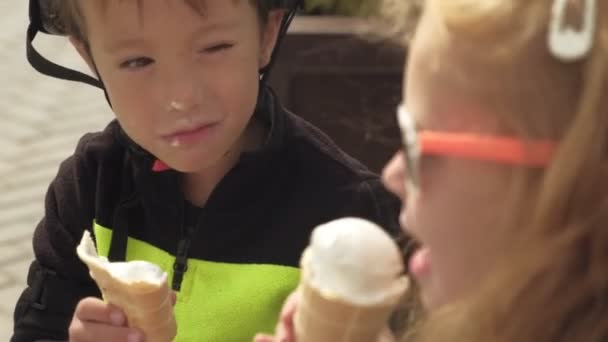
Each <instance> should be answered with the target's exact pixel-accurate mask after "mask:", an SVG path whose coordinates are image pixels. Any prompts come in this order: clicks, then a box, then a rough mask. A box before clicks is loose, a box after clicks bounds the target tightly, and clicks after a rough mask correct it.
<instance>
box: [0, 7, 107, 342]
mask: <svg viewBox="0 0 608 342" xmlns="http://www.w3.org/2000/svg"><path fill="white" fill-rule="evenodd" d="M27 4H28V1H25V0H2V1H0V341H2V342H3V341H8V339H9V336H10V335H11V332H12V312H13V308H14V305H15V302H16V300H17V297H18V296H19V294H20V293H21V291H22V289H23V287H24V284H25V276H26V273H27V268H28V266H29V263H30V262H31V259H32V258H33V252H32V247H31V237H32V233H33V230H34V227H35V225H36V223H37V222H38V220H40V218H41V216H42V213H43V199H44V194H45V191H46V188H47V187H48V184H49V182H50V181H51V179H52V178H53V176H54V175H55V173H56V172H57V168H58V166H59V163H60V162H61V161H62V160H63V159H65V158H66V157H68V156H69V155H70V154H71V152H72V151H73V150H74V147H75V146H76V142H77V141H78V138H79V137H80V136H81V135H83V134H84V133H85V132H89V131H95V130H100V129H102V128H103V127H104V126H105V124H106V123H107V122H108V121H109V120H110V119H111V117H112V116H111V112H110V109H109V107H108V105H107V104H106V103H105V99H104V97H103V93H102V92H101V91H99V90H97V89H94V88H92V87H88V86H85V85H80V84H77V83H72V82H65V81H60V80H54V79H51V78H48V77H45V76H43V75H40V74H38V73H36V72H35V71H34V70H33V69H31V67H30V66H29V65H28V64H27V61H26V60H25V30H26V25H27ZM39 40H40V41H39V42H38V43H37V44H36V45H37V46H38V47H39V49H40V50H41V51H43V54H44V55H46V56H47V57H49V58H50V59H51V60H53V61H57V62H59V63H60V64H63V65H70V66H75V67H76V68H77V69H79V70H85V68H84V64H83V63H82V62H81V61H79V60H78V57H77V55H76V53H75V52H74V51H73V50H72V49H71V47H70V46H69V44H68V42H67V40H66V39H64V38H55V37H48V36H41V37H40V38H39Z"/></svg>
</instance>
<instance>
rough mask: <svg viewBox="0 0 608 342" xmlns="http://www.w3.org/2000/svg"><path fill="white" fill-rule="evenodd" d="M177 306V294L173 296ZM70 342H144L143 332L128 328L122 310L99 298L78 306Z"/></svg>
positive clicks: (73, 319) (83, 301)
mask: <svg viewBox="0 0 608 342" xmlns="http://www.w3.org/2000/svg"><path fill="white" fill-rule="evenodd" d="M172 301H173V304H174V305H175V293H174V294H173V296H172ZM69 334H70V342H93V341H116V342H144V341H145V338H144V335H143V333H142V332H141V331H139V330H137V329H135V328H129V327H127V318H126V316H125V314H124V312H122V310H121V309H120V308H118V307H116V306H113V305H111V304H108V303H106V302H104V301H102V300H101V299H99V298H94V297H89V298H85V299H83V300H81V301H80V302H79V303H78V305H77V306H76V311H75V312H74V317H73V318H72V322H71V323H70V329H69Z"/></svg>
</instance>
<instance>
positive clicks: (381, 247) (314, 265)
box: [308, 218, 407, 305]
mask: <svg viewBox="0 0 608 342" xmlns="http://www.w3.org/2000/svg"><path fill="white" fill-rule="evenodd" d="M308 253H309V265H308V266H309V267H310V283H311V285H312V286H314V287H315V288H317V289H319V290H320V291H322V292H323V293H324V295H325V296H331V297H336V298H339V299H342V300H346V301H348V302H350V303H353V304H357V305H375V304H378V303H382V302H385V301H386V300H387V299H389V298H394V297H395V296H398V295H399V294H401V293H403V291H404V288H405V287H406V286H407V279H406V278H405V277H404V276H403V273H404V263H403V258H402V255H401V253H400V252H399V248H398V246H397V244H396V243H395V242H394V241H393V239H391V237H390V236H389V235H388V234H387V233H386V232H385V231H384V230H382V229H381V228H380V227H379V226H377V225H376V224H374V223H372V222H369V221H366V220H363V219H359V218H342V219H338V220H334V221H331V222H329V223H326V224H324V225H321V226H319V227H317V228H316V229H315V230H314V231H313V234H312V238H311V243H310V245H309V247H308Z"/></svg>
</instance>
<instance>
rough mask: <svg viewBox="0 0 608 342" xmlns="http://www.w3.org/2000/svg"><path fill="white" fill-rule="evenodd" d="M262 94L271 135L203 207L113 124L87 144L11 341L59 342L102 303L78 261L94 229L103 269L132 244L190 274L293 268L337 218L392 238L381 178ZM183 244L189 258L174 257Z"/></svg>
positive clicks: (41, 247)
mask: <svg viewBox="0 0 608 342" xmlns="http://www.w3.org/2000/svg"><path fill="white" fill-rule="evenodd" d="M264 94H265V96H262V97H261V100H260V103H261V105H260V106H259V108H261V110H258V111H257V112H256V114H255V116H256V117H257V118H258V119H260V120H263V121H264V122H265V123H266V124H268V125H269V127H270V129H269V135H268V137H267V140H266V142H265V144H264V146H263V147H262V148H261V149H260V150H259V151H256V152H251V153H245V154H244V155H243V156H242V157H241V159H240V161H239V162H238V163H237V165H236V166H235V167H234V168H233V169H232V170H231V171H230V172H229V173H228V174H227V175H226V176H225V177H224V179H223V180H222V181H221V182H220V184H219V185H218V186H217V188H216V189H215V190H214V192H213V193H212V195H211V197H210V198H209V200H208V202H207V204H206V206H205V207H204V208H202V209H199V210H196V209H193V208H192V207H190V206H189V205H188V204H187V202H186V201H185V199H184V196H183V194H182V192H181V188H180V180H181V176H180V174H179V173H178V172H176V171H173V170H169V171H165V172H153V171H152V165H153V163H154V158H153V156H151V155H150V154H148V153H147V152H145V151H143V150H142V149H141V148H139V147H138V146H136V145H135V144H134V143H133V142H131V141H130V140H129V139H128V137H127V136H126V135H125V133H124V132H123V131H122V129H121V128H120V126H119V124H118V123H117V122H116V121H114V122H112V123H110V124H109V125H108V127H107V128H106V129H105V130H104V131H103V132H99V133H92V134H87V135H85V136H84V137H83V138H82V139H81V140H80V142H79V144H78V146H77V148H76V151H75V153H74V154H73V155H72V156H71V157H70V158H68V159H67V160H66V161H64V162H63V163H62V164H61V166H60V169H59V173H58V175H57V176H56V178H55V179H54V180H53V182H52V183H51V185H50V188H49V190H48V193H47V196H46V211H45V216H44V218H43V219H42V221H41V222H40V223H39V225H38V226H37V228H36V231H35V234H34V252H35V256H36V259H35V261H34V262H33V263H32V265H31V268H30V271H29V275H28V281H27V283H28V287H27V289H25V291H24V292H23V294H22V295H21V297H20V298H19V301H18V303H17V306H16V309H15V314H14V319H15V328H14V329H15V330H14V336H13V338H12V339H11V341H12V342H25V341H34V340H37V339H54V340H66V339H67V327H68V325H69V323H70V321H71V317H72V315H73V312H74V309H75V306H76V304H77V303H78V301H79V300H81V299H82V298H84V297H86V296H99V295H100V294H99V291H98V289H97V287H96V285H95V283H94V282H93V281H92V280H91V278H90V277H89V275H88V270H87V269H86V267H85V265H84V264H83V263H82V262H80V260H79V259H78V257H77V256H76V253H75V248H76V246H77V244H78V243H79V241H80V238H81V237H82V234H83V231H84V230H85V229H87V230H90V231H93V226H94V225H95V224H98V225H100V226H103V227H107V228H108V229H111V231H112V233H113V235H112V241H111V245H110V252H109V257H110V259H111V260H112V259H114V260H120V259H124V258H125V253H126V252H125V250H126V245H127V242H126V241H127V235H128V237H129V238H134V239H137V240H139V241H143V242H145V243H147V244H149V245H151V246H154V247H156V248H158V249H160V250H162V251H164V252H166V253H168V254H170V255H172V256H176V263H175V265H173V266H174V267H175V269H178V270H179V269H181V270H182V271H185V272H186V273H187V272H188V270H184V268H185V267H184V266H185V265H186V263H185V260H186V258H188V260H194V259H196V260H205V261H210V262H221V263H228V264H258V265H259V264H270V265H283V266H290V267H297V266H298V263H299V258H300V255H301V253H302V251H303V250H304V248H305V247H306V245H307V244H308V242H309V236H310V233H311V231H312V229H313V228H314V227H315V226H317V225H319V224H321V223H324V222H327V221H330V220H332V219H335V218H339V217H344V216H357V217H363V218H367V219H369V220H372V221H375V222H377V223H378V224H380V225H381V226H383V227H385V228H386V229H387V230H388V231H389V232H390V233H391V234H393V235H397V233H398V231H399V225H398V220H397V216H398V211H399V202H398V200H397V199H396V198H394V197H393V196H392V195H390V194H389V193H388V192H387V191H386V190H385V189H384V188H383V186H382V184H381V183H380V181H379V179H378V177H377V175H375V174H373V173H372V172H370V171H368V170H367V169H366V168H365V167H364V166H362V165H361V164H360V163H359V162H357V161H355V160H354V159H352V158H351V157H349V156H348V155H346V154H345V153H344V152H342V151H341V150H340V149H339V148H338V147H336V145H335V144H334V143H333V142H332V141H331V140H330V139H329V138H328V137H327V136H325V135H324V134H323V133H321V132H320V131H319V130H318V129H316V128H315V127H313V126H312V125H310V124H309V123H307V122H306V121H304V120H302V119H301V118H299V117H297V116H295V115H293V114H291V113H289V112H287V111H285V110H284V109H283V108H282V107H281V106H280V104H279V103H278V102H277V100H276V98H275V97H274V95H273V94H272V93H271V92H270V91H268V90H266V91H265V92H264ZM188 213H190V214H188ZM194 216H196V217H194ZM185 241H187V242H188V245H189V248H188V249H187V251H184V248H181V250H179V251H178V249H179V248H178V245H180V242H181V246H180V247H184V242H185ZM180 259H182V260H181V261H180ZM168 271H169V270H168ZM175 273H180V272H179V271H176V272H175ZM180 282H181V276H180V275H179V274H178V275H176V276H174V277H173V287H174V288H175V289H176V290H177V289H179V288H180V285H181V284H180ZM239 286H241V287H244V286H248V285H247V284H240V285H239ZM290 286H291V285H290ZM281 296H284V294H283V293H281ZM282 299H283V297H281V298H280V299H278V302H279V305H280V302H281V301H282ZM211 309H212V308H211ZM243 315H244V316H245V315H246V314H245V313H243ZM236 319H238V317H237V318H236ZM178 325H179V322H178Z"/></svg>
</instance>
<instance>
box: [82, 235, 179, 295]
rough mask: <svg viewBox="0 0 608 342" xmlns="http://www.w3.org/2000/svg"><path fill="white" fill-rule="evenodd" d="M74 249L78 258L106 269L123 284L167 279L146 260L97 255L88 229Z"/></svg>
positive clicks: (158, 281)
mask: <svg viewBox="0 0 608 342" xmlns="http://www.w3.org/2000/svg"><path fill="white" fill-rule="evenodd" d="M76 251H77V253H78V256H79V257H80V259H82V261H84V262H85V263H86V264H87V265H90V264H95V265H97V266H99V267H101V268H103V269H106V270H107V271H108V272H109V273H110V274H111V275H112V277H114V278H116V279H118V280H120V281H121V282H123V283H125V284H129V283H135V282H143V283H148V284H151V285H161V284H163V283H164V282H165V281H166V280H167V273H166V272H164V271H163V270H162V269H161V268H160V267H159V266H158V265H155V264H153V263H150V262H147V261H129V262H109V261H108V259H106V258H104V257H100V256H99V255H97V249H96V248H95V244H94V243H93V240H92V239H91V235H90V233H89V232H88V231H85V232H84V234H83V236H82V240H81V241H80V244H79V245H78V247H77V248H76Z"/></svg>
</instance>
